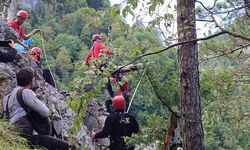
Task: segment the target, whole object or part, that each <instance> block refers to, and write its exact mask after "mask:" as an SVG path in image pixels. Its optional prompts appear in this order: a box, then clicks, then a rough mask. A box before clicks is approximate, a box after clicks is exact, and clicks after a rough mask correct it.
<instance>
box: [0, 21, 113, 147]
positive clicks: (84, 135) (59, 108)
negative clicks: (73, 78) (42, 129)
mask: <svg viewBox="0 0 250 150" xmlns="http://www.w3.org/2000/svg"><path fill="white" fill-rule="evenodd" d="M9 38H11V39H15V38H17V36H16V33H15V31H14V30H13V29H11V28H10V27H8V26H7V25H6V23H5V21H3V20H2V19H1V18H0V40H6V39H9ZM2 51H6V49H5V48H2V47H0V52H2ZM17 55H18V57H17V59H15V60H14V61H13V62H7V63H3V62H0V103H1V104H2V99H3V97H4V96H5V95H7V94H8V93H10V92H11V91H12V89H13V88H14V87H15V86H16V84H17V83H16V72H17V71H18V69H20V68H21V67H24V66H30V62H29V61H28V60H27V59H26V58H25V57H24V56H23V55H22V54H20V53H17ZM35 70H36V76H35V84H34V88H33V90H34V91H35V93H36V95H37V97H38V98H39V99H40V100H41V101H42V102H44V103H45V104H46V105H47V106H48V107H49V108H50V109H51V111H52V112H53V114H54V115H53V117H52V118H51V119H52V121H53V123H54V126H55V129H56V131H57V134H59V135H62V136H63V137H65V138H67V137H68V136H69V130H70V128H71V127H72V123H73V120H74V117H75V113H74V112H73V111H72V110H71V109H70V108H69V107H68V106H67V104H66V102H65V96H64V95H63V94H61V92H60V91H59V90H58V89H56V88H54V87H53V86H51V85H50V84H48V83H47V82H45V80H44V79H43V76H42V70H41V69H39V68H35ZM1 109H2V108H0V111H2V110H1ZM83 115H84V116H85V121H84V123H83V124H82V126H81V128H80V129H79V131H78V132H77V134H76V140H77V141H78V143H80V144H82V145H86V147H87V148H88V149H91V150H92V149H104V148H105V147H108V145H109V140H108V139H102V140H97V141H93V140H92V138H91V137H90V133H91V131H92V129H94V128H97V131H98V130H100V129H101V128H102V127H103V125H104V121H105V119H106V116H107V115H108V114H107V112H106V108H105V106H104V105H103V104H101V103H100V102H98V101H97V100H93V101H91V102H89V104H88V107H87V112H86V114H83Z"/></svg>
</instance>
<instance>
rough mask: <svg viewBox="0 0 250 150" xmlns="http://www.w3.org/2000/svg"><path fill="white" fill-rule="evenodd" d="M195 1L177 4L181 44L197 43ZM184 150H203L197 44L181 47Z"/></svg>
mask: <svg viewBox="0 0 250 150" xmlns="http://www.w3.org/2000/svg"><path fill="white" fill-rule="evenodd" d="M194 10H195V0H177V27H178V42H183V41H189V40H193V39H196V25H195V11H194ZM178 61H179V77H180V100H181V116H182V140H183V144H182V147H183V149H184V150H203V149H204V143H203V137H204V135H203V129H202V120H201V106H200V92H199V70H198V65H199V62H198V52H197V42H193V43H188V44H184V45H181V46H180V47H178Z"/></svg>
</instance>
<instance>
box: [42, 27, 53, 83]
mask: <svg viewBox="0 0 250 150" xmlns="http://www.w3.org/2000/svg"><path fill="white" fill-rule="evenodd" d="M40 35H41V40H42V47H43V53H44V57H45V61H46V64H47V67H48V69H49V72H50V74H51V76H52V79H53V81H54V83H55V88H57V85H56V80H55V78H54V75H53V74H52V72H51V69H50V67H49V63H48V59H47V55H46V51H45V46H44V39H43V33H42V30H41V34H40Z"/></svg>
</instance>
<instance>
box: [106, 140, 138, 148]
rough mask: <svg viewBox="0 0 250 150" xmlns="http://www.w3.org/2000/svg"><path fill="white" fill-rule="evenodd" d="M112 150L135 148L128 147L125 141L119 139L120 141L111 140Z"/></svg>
mask: <svg viewBox="0 0 250 150" xmlns="http://www.w3.org/2000/svg"><path fill="white" fill-rule="evenodd" d="M109 149H110V150H133V149H134V147H129V148H128V147H127V146H126V143H125V142H124V140H123V139H118V140H115V141H113V140H110V146H109Z"/></svg>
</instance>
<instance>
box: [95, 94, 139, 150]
mask: <svg viewBox="0 0 250 150" xmlns="http://www.w3.org/2000/svg"><path fill="white" fill-rule="evenodd" d="M112 105H113V107H114V108H115V112H114V113H112V114H110V115H109V116H108V117H107V118H106V120H105V125H104V127H103V129H102V131H100V132H98V133H95V132H94V131H92V134H91V136H92V138H93V139H98V138H106V137H109V139H110V146H109V148H110V150H133V149H134V148H133V147H130V148H129V147H127V146H126V141H125V140H126V139H127V137H131V135H132V134H133V133H138V132H139V125H138V123H137V121H136V119H135V118H134V117H133V116H132V115H131V114H129V113H125V112H124V110H125V108H126V102H125V99H124V97H123V96H116V97H114V99H113V103H112Z"/></svg>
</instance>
